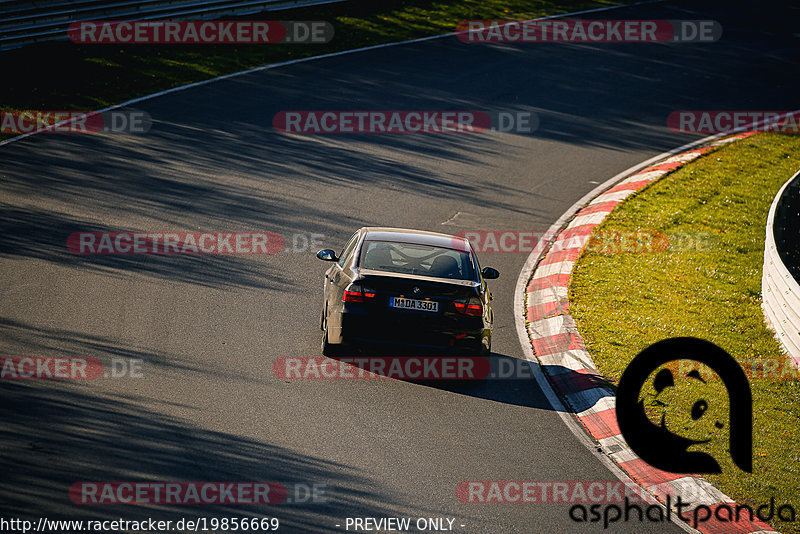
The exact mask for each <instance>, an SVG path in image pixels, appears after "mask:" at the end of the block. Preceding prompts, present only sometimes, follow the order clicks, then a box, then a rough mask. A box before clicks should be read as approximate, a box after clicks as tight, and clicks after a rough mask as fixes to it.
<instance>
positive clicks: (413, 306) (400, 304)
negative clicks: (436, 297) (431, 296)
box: [389, 297, 439, 312]
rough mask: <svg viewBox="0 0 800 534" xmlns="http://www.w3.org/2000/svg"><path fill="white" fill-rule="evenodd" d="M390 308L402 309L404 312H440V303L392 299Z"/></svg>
mask: <svg viewBox="0 0 800 534" xmlns="http://www.w3.org/2000/svg"><path fill="white" fill-rule="evenodd" d="M389 306H390V307H392V308H401V309H404V310H417V311H426V312H438V311H439V303H438V302H433V301H431V300H417V299H406V298H401V297H392V298H390V299H389Z"/></svg>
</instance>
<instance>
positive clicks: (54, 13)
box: [0, 0, 344, 51]
mask: <svg viewBox="0 0 800 534" xmlns="http://www.w3.org/2000/svg"><path fill="white" fill-rule="evenodd" d="M342 1H344V0H116V1H113V0H42V1H38V2H30V1H20V0H0V51H2V50H10V49H12V48H18V47H20V46H23V45H26V44H30V43H34V42H39V41H54V40H64V39H67V38H68V36H67V28H68V27H69V25H70V24H71V23H73V22H78V21H82V20H156V19H157V20H174V19H175V18H176V17H180V18H182V19H198V20H207V19H214V18H218V17H221V16H225V15H252V14H254V13H260V12H262V11H276V10H279V9H290V8H295V7H304V6H310V5H317V4H331V3H334V2H342Z"/></svg>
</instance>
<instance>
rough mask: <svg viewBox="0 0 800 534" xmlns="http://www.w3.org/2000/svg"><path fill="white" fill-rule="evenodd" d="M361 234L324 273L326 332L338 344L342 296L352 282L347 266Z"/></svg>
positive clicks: (355, 235)
mask: <svg viewBox="0 0 800 534" xmlns="http://www.w3.org/2000/svg"><path fill="white" fill-rule="evenodd" d="M360 236H361V232H360V231H359V232H356V233H354V234H353V235H352V236H350V239H349V240H348V241H347V243H346V244H345V246H344V248H343V249H342V252H341V254H340V255H339V259H338V261H337V262H336V263H334V264H333V265H332V266H331V268H330V269H328V270H327V271H326V272H325V310H326V311H325V313H326V317H327V320H326V323H327V330H328V339H329V340H330V341H331V342H334V343H336V342H338V339H339V333H340V330H341V327H342V316H341V313H342V306H343V304H342V296H343V295H344V290H345V288H346V287H347V285H348V284H349V283H350V281H351V280H352V272H351V271H350V269H349V266H350V265H351V263H352V257H353V253H354V252H355V250H356V249H357V247H356V245H357V244H358V242H359V238H360Z"/></svg>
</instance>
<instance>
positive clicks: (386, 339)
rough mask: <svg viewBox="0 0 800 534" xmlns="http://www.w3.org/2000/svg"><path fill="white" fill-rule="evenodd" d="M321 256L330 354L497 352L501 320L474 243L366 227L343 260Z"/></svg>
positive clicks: (490, 272) (490, 273)
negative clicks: (495, 336)
mask: <svg viewBox="0 0 800 534" xmlns="http://www.w3.org/2000/svg"><path fill="white" fill-rule="evenodd" d="M317 257H318V258H320V259H322V260H326V261H332V262H334V264H333V265H332V266H331V267H330V269H328V270H327V271H326V272H325V282H324V301H323V307H322V319H321V323H320V326H321V328H322V331H323V335H322V350H323V353H324V354H326V355H333V354H334V353H340V352H341V349H343V348H345V347H351V348H356V347H358V348H360V349H364V348H370V347H372V348H379V350H381V351H392V352H394V351H404V350H408V349H411V351H413V352H419V351H435V352H436V353H441V352H444V353H448V354H454V355H471V356H472V355H488V354H489V353H490V352H491V343H492V323H493V314H492V306H491V300H492V295H491V292H490V291H489V289H488V287H487V284H486V279H492V278H497V277H498V276H499V273H498V272H497V271H496V270H495V269H492V268H490V267H487V268H485V269H483V270H481V268H480V265H479V263H478V259H477V257H476V256H475V253H474V251H473V249H472V246H471V245H470V243H469V241H468V240H466V239H464V238H462V237H457V236H452V235H446V234H439V233H433V232H424V231H418V230H405V229H398V228H368V227H367V228H361V229H360V230H358V231H357V232H356V233H354V234H353V235H352V236H351V237H350V239H349V240H348V241H347V244H346V245H345V247H344V249H343V250H342V252H341V254H340V255H339V256H337V255H336V254H335V253H334V251H332V250H329V249H326V250H321V251H319V252H318V253H317Z"/></svg>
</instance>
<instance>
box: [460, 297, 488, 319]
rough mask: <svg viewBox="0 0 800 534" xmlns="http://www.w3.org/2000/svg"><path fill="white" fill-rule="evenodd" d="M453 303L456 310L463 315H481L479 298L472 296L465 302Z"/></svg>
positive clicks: (481, 307)
mask: <svg viewBox="0 0 800 534" xmlns="http://www.w3.org/2000/svg"><path fill="white" fill-rule="evenodd" d="M453 304H455V305H456V311H458V312H461V313H463V314H464V315H471V316H473V317H480V316H481V315H483V304H481V300H480V299H479V298H477V297H472V298H471V299H469V300H468V301H467V302H454V303H453Z"/></svg>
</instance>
